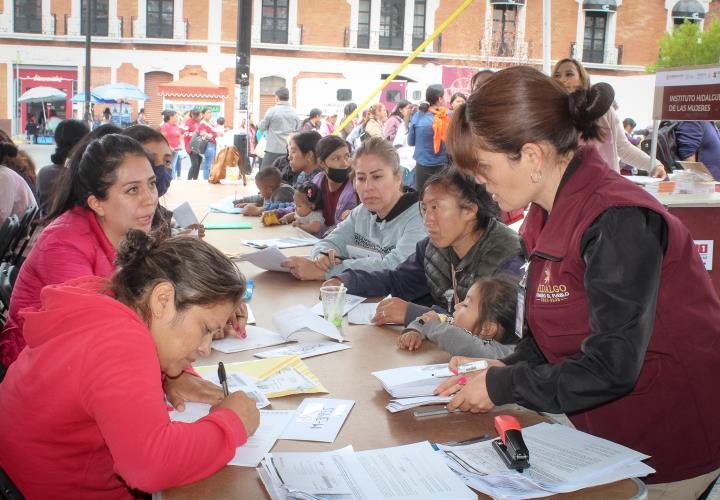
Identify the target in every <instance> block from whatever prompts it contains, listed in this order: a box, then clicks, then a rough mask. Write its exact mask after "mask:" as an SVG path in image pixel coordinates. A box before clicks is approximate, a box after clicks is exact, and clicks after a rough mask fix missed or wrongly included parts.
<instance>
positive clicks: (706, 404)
mask: <svg viewBox="0 0 720 500" xmlns="http://www.w3.org/2000/svg"><path fill="white" fill-rule="evenodd" d="M622 206H635V207H644V208H649V209H651V210H653V211H654V212H656V213H658V214H660V215H662V216H663V218H664V219H665V222H666V224H667V226H668V248H667V252H666V254H665V255H664V257H663V261H662V270H661V277H660V290H659V293H658V299H657V308H656V312H655V323H654V328H653V333H652V337H651V338H650V343H649V345H648V348H647V352H646V354H645V360H644V362H643V366H642V369H641V371H640V375H639V377H638V379H637V381H636V383H635V387H634V389H633V390H632V392H630V393H629V394H627V395H625V396H622V397H620V398H618V399H615V400H614V401H610V402H608V403H605V404H602V405H599V406H597V407H594V408H590V409H588V410H585V411H581V412H578V413H575V414H571V415H569V416H570V419H571V420H572V422H573V423H574V424H575V426H576V427H577V428H578V429H580V430H582V431H585V432H588V433H590V434H593V435H596V436H599V437H602V438H605V439H609V440H611V441H614V442H617V443H620V444H623V445H625V446H628V447H630V448H633V449H635V450H637V451H640V452H642V453H646V454H648V455H651V457H652V458H650V459H649V460H648V461H647V463H648V464H649V465H650V466H651V467H653V468H655V470H656V471H657V473H656V474H654V475H652V476H650V477H649V478H648V479H647V481H648V482H649V483H663V482H670V481H678V480H682V479H688V478H691V477H695V476H698V475H701V474H704V473H706V472H709V471H711V470H714V469H717V468H718V467H720V393H718V387H720V300H719V299H718V297H717V294H716V293H715V290H714V288H713V285H712V282H711V281H710V278H709V276H708V273H707V271H706V270H705V269H704V267H703V265H702V262H701V260H700V256H699V255H698V253H697V252H696V250H695V247H694V244H693V241H692V238H691V237H690V234H689V232H688V230H687V229H686V228H685V226H684V225H683V224H682V223H681V222H680V221H679V220H678V219H677V218H675V217H674V216H672V215H670V214H669V213H668V212H667V210H666V209H665V208H664V207H663V206H662V205H661V204H660V203H659V202H658V201H657V200H656V199H655V198H654V197H653V196H651V195H650V194H649V193H647V192H645V191H644V190H643V189H641V188H639V187H637V186H635V185H634V184H632V183H631V182H630V181H628V180H627V179H624V178H622V176H620V175H619V174H617V173H616V172H614V171H613V170H611V169H610V168H608V167H607V165H606V164H605V163H604V162H603V160H602V158H601V157H600V155H599V154H598V153H597V150H596V149H595V148H586V149H585V151H584V153H583V160H582V164H581V165H580V166H579V167H578V169H577V170H576V171H575V172H574V173H573V174H572V175H571V176H570V177H569V178H568V179H567V182H566V183H565V185H563V186H562V188H561V190H560V191H559V193H558V196H557V199H556V200H555V203H554V205H553V210H552V214H551V216H550V217H548V219H547V221H545V214H544V211H543V210H542V209H541V208H540V207H538V206H535V205H533V206H532V207H531V209H530V211H529V212H528V216H527V218H526V221H525V224H524V225H523V229H522V235H523V238H524V240H525V244H526V246H527V248H528V252H530V271H529V276H528V285H527V299H526V301H527V304H528V306H527V321H528V324H529V326H530V328H531V330H532V333H533V336H534V338H535V340H536V342H537V344H538V346H539V347H540V349H541V350H542V352H543V353H544V355H545V357H546V358H547V359H548V361H549V362H550V363H560V362H562V361H563V360H564V359H565V358H567V357H569V356H577V355H578V354H580V353H582V351H583V348H582V343H583V341H584V340H585V339H586V338H587V337H588V336H589V335H590V334H591V330H590V325H589V320H588V305H587V296H586V292H585V288H584V285H583V279H584V275H585V264H584V262H583V259H582V255H581V253H580V242H581V240H582V237H583V234H584V233H585V231H586V230H587V229H588V227H589V226H590V225H592V223H593V221H595V220H596V219H597V217H598V216H599V215H600V214H601V213H602V212H604V211H605V210H607V209H608V208H612V207H622ZM622 348H623V346H618V349H622Z"/></svg>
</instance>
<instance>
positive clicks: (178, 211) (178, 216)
mask: <svg viewBox="0 0 720 500" xmlns="http://www.w3.org/2000/svg"><path fill="white" fill-rule="evenodd" d="M172 214H173V215H172V216H173V218H174V219H175V222H177V224H178V226H180V227H188V226H190V225H192V224H200V221H198V218H197V216H196V215H195V212H193V209H192V208H190V204H189V203H188V202H187V201H185V202H183V203H181V204H180V205H178V206H177V207H176V208H175V210H173V213H172Z"/></svg>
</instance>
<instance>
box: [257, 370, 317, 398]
mask: <svg viewBox="0 0 720 500" xmlns="http://www.w3.org/2000/svg"><path fill="white" fill-rule="evenodd" d="M257 386H258V389H260V390H261V391H262V392H263V393H264V394H272V393H276V392H288V391H292V392H304V391H306V390H308V389H312V388H313V387H314V386H315V383H314V382H313V381H312V380H310V379H309V378H307V377H306V376H305V375H303V374H302V373H300V372H299V371H297V370H296V369H295V368H293V367H291V366H289V367H287V368H283V369H282V370H280V371H279V372H277V373H275V374H273V375H270V376H269V377H268V378H266V379H263V380H261V381H259V382H258V384H257Z"/></svg>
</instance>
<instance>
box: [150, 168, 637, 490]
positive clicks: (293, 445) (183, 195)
mask: <svg viewBox="0 0 720 500" xmlns="http://www.w3.org/2000/svg"><path fill="white" fill-rule="evenodd" d="M240 188H242V186H240ZM248 188H249V189H245V190H243V189H239V190H238V196H243V195H244V194H245V193H249V194H254V191H255V189H254V186H253V185H252V182H251V183H250V186H248ZM233 194H234V186H227V185H208V184H207V183H205V182H193V181H181V182H173V184H172V185H171V188H170V191H169V192H168V194H167V195H166V196H165V197H164V200H162V201H163V203H164V204H165V205H166V206H167V207H168V208H170V209H172V208H174V207H175V206H177V205H178V204H179V203H181V202H182V201H184V200H188V201H190V205H191V206H192V207H193V209H194V211H195V213H196V214H197V215H198V218H201V217H202V216H203V215H204V214H205V213H206V212H207V204H208V203H209V202H211V201H215V200H217V199H220V198H223V197H225V196H229V195H233ZM238 217H240V218H243V220H248V221H251V222H253V229H252V230H211V231H207V234H206V240H207V241H208V242H210V243H212V244H213V245H215V246H217V247H218V248H220V249H222V250H225V251H228V252H239V251H243V252H248V251H253V249H250V248H248V247H245V246H243V245H242V243H241V242H240V240H241V239H243V238H276V237H281V236H287V235H290V234H293V232H294V229H293V228H291V227H287V226H283V227H272V228H264V227H262V225H261V224H260V222H259V220H258V218H256V217H254V218H252V217H243V216H242V215H229V214H218V213H211V214H209V215H208V217H207V219H206V220H208V221H214V222H218V221H222V220H229V219H232V220H237V218H238ZM283 252H284V253H286V254H288V255H306V254H307V253H308V252H309V247H302V248H294V249H287V250H283ZM238 266H239V268H240V270H241V271H242V272H243V273H244V274H245V276H246V277H247V278H252V279H254V280H255V290H254V295H253V298H252V300H251V301H250V305H251V307H252V310H253V312H254V314H255V317H256V319H257V324H258V326H262V327H265V328H270V329H272V323H271V317H272V314H273V313H274V312H275V311H278V310H281V309H284V308H287V307H290V306H292V305H296V304H303V305H305V306H308V307H310V306H312V305H314V304H316V303H317V302H318V288H319V285H320V283H319V282H302V281H297V280H295V279H294V278H293V277H292V276H291V275H290V274H289V273H278V272H265V271H263V270H261V269H259V268H257V267H255V266H253V265H252V264H249V263H245V262H243V263H239V264H238ZM345 321H346V322H345V324H344V325H343V334H344V335H345V337H346V338H347V339H348V340H349V342H350V345H352V348H351V349H347V350H344V351H339V352H335V353H330V354H325V355H322V356H317V357H313V358H307V359H305V360H303V361H304V362H305V363H306V364H307V365H308V367H309V368H310V370H311V371H312V372H313V373H314V374H315V375H317V377H318V378H319V379H320V381H321V382H322V383H323V385H324V386H325V387H326V388H327V389H328V391H329V394H313V395H293V396H286V397H282V398H273V399H272V400H271V403H272V404H271V406H270V407H268V409H276V410H283V409H294V408H296V407H297V406H298V405H299V404H300V402H302V400H303V399H304V398H305V397H312V396H320V397H332V398H338V399H352V400H354V401H355V406H354V407H353V409H352V411H351V413H350V415H349V417H348V419H347V420H346V422H345V424H344V426H343V428H342V429H341V431H340V433H339V434H338V437H337V439H336V440H335V442H334V443H316V442H302V441H288V440H279V441H277V443H276V444H275V447H274V448H273V451H328V450H334V449H338V448H341V447H343V446H346V445H350V444H351V445H353V447H354V448H355V449H356V450H367V449H374V448H384V447H388V446H395V445H402V444H408V443H414V442H418V441H423V440H430V441H434V442H445V441H453V440H461V439H469V438H473V437H476V436H481V435H483V434H488V433H492V434H495V433H494V430H493V417H494V416H495V415H498V414H512V415H514V416H516V417H517V418H518V419H519V420H520V423H521V424H522V425H523V426H528V425H532V424H535V423H538V422H541V421H544V420H545V418H544V417H542V416H541V415H539V414H538V413H536V412H533V411H529V410H525V409H523V408H520V407H517V406H503V407H499V408H496V409H495V410H494V411H492V412H490V413H488V414H484V415H473V414H469V413H455V414H450V415H442V416H433V417H425V418H416V417H414V416H413V414H412V411H404V412H398V413H390V412H388V411H387V410H386V409H385V406H386V405H387V403H388V401H389V400H390V399H391V397H390V395H389V394H388V393H386V392H385V390H383V388H382V386H381V385H380V382H379V381H378V380H377V379H376V378H375V377H373V376H372V375H370V373H371V372H373V371H377V370H383V369H387V368H393V367H399V366H409V365H420V364H430V363H442V362H446V361H447V360H448V358H449V356H448V354H447V353H446V352H444V351H442V350H441V349H439V348H438V347H437V346H435V345H434V344H432V343H429V342H424V343H423V346H422V348H421V349H420V350H419V351H417V352H413V353H410V352H408V351H401V350H398V349H397V348H396V347H395V341H396V340H397V336H398V328H397V327H395V328H392V327H375V326H359V325H352V326H349V325H347V320H345ZM294 338H297V339H299V340H311V339H315V340H317V339H320V338H324V337H322V336H321V335H320V334H316V333H311V332H302V333H300V334H298V335H296V337H294ZM255 352H257V350H254V351H246V352H240V353H234V354H223V353H220V352H217V351H214V350H213V352H212V354H211V355H210V356H209V357H207V358H203V359H201V360H198V362H197V363H196V365H197V366H203V365H216V364H217V363H218V361H224V362H233V361H246V360H251V359H257V358H255V357H253V353H255ZM637 491H638V488H637V486H636V484H635V483H634V482H633V481H630V480H625V481H621V482H618V483H614V484H612V485H606V486H600V487H596V488H591V489H586V490H582V491H579V492H576V493H571V494H564V495H558V496H557V497H558V498H573V499H575V498H577V499H580V498H582V499H585V500H587V499H601V498H602V499H606V498H631V497H633V496H634V495H635V494H636V493H637ZM480 497H482V498H485V496H484V495H480ZM163 498H164V499H166V500H180V499H201V498H202V499H205V498H213V499H232V498H243V499H256V498H257V499H264V498H269V496H268V495H267V493H266V491H265V489H264V487H263V486H262V483H261V482H260V479H259V477H258V475H257V473H256V471H255V469H254V468H248V467H236V466H227V467H224V468H223V469H221V470H220V471H218V472H217V473H216V474H214V475H212V476H210V477H209V478H207V479H204V480H202V481H198V482H197V483H194V484H191V485H187V486H183V487H180V488H174V489H171V490H168V491H165V492H163Z"/></svg>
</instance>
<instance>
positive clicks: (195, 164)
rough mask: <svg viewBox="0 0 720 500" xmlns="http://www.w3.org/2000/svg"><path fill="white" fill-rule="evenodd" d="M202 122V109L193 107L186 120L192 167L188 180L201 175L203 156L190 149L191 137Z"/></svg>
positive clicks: (187, 141) (186, 140) (186, 135)
mask: <svg viewBox="0 0 720 500" xmlns="http://www.w3.org/2000/svg"><path fill="white" fill-rule="evenodd" d="M199 123H200V110H199V109H192V110H191V111H190V116H188V118H187V120H185V134H184V138H185V151H186V152H187V154H188V156H189V157H190V169H189V170H188V177H187V178H188V180H189V181H190V180H195V179H197V178H198V176H199V175H200V162H202V156H200V154H199V153H196V152H195V151H193V150H192V149H190V139H192V136H193V135H194V134H195V132H197V128H198V124H199Z"/></svg>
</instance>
